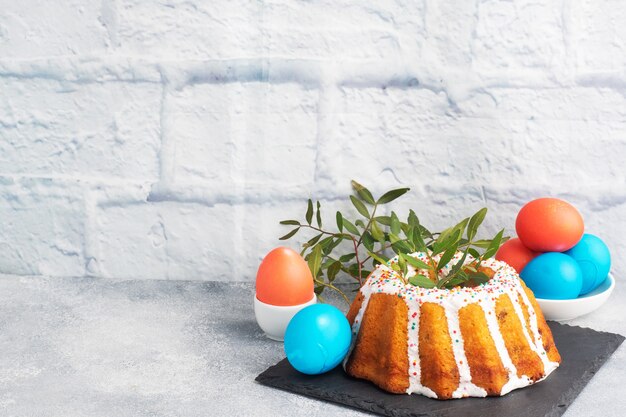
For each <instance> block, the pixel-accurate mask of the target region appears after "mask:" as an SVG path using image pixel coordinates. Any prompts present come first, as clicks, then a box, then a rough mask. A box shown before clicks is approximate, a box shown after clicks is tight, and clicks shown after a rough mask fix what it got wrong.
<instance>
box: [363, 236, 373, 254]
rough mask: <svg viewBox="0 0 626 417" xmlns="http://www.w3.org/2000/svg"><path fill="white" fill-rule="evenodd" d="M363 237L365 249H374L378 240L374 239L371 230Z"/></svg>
mask: <svg viewBox="0 0 626 417" xmlns="http://www.w3.org/2000/svg"><path fill="white" fill-rule="evenodd" d="M362 238H363V246H365V249H367V250H368V251H373V250H374V243H375V242H376V240H374V237H373V236H372V235H371V234H370V232H364V233H363V236H362Z"/></svg>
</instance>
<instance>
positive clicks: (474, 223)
mask: <svg viewBox="0 0 626 417" xmlns="http://www.w3.org/2000/svg"><path fill="white" fill-rule="evenodd" d="M486 215H487V207H483V208H481V209H480V210H478V211H477V212H476V213H474V215H473V216H472V217H471V218H470V220H469V224H468V225H467V239H468V240H470V241H471V240H472V239H474V237H475V236H476V232H478V228H479V227H480V225H481V224H482V223H483V220H485V216H486Z"/></svg>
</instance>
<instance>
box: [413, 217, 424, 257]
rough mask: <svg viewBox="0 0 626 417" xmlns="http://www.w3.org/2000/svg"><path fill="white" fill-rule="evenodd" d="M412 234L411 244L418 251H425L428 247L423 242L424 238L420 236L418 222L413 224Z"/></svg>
mask: <svg viewBox="0 0 626 417" xmlns="http://www.w3.org/2000/svg"><path fill="white" fill-rule="evenodd" d="M412 234H413V244H414V245H415V248H416V249H417V250H418V251H420V252H427V251H428V248H427V247H426V243H425V242H424V238H423V237H422V233H421V229H420V227H419V223H418V224H417V225H415V226H413V233H412Z"/></svg>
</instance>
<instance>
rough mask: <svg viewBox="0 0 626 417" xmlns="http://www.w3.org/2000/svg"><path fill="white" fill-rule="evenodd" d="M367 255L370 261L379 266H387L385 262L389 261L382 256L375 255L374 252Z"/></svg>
mask: <svg viewBox="0 0 626 417" xmlns="http://www.w3.org/2000/svg"><path fill="white" fill-rule="evenodd" d="M367 254H368V255H369V256H371V257H372V259H374V260H376V261H377V262H378V263H379V264H382V265H387V261H389V259H387V258H385V257H384V256H382V255H377V254H375V253H374V252H367Z"/></svg>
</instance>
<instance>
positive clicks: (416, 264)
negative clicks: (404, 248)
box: [400, 253, 432, 269]
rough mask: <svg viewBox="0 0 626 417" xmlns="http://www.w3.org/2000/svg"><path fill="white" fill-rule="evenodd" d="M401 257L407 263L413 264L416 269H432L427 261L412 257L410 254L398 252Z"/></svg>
mask: <svg viewBox="0 0 626 417" xmlns="http://www.w3.org/2000/svg"><path fill="white" fill-rule="evenodd" d="M400 257H401V258H404V260H405V261H407V263H409V264H410V265H413V266H414V267H415V268H417V269H432V268H431V267H430V266H429V265H428V264H427V263H425V262H422V261H421V260H419V259H417V258H414V257H412V256H411V255H407V254H405V253H401V254H400Z"/></svg>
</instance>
